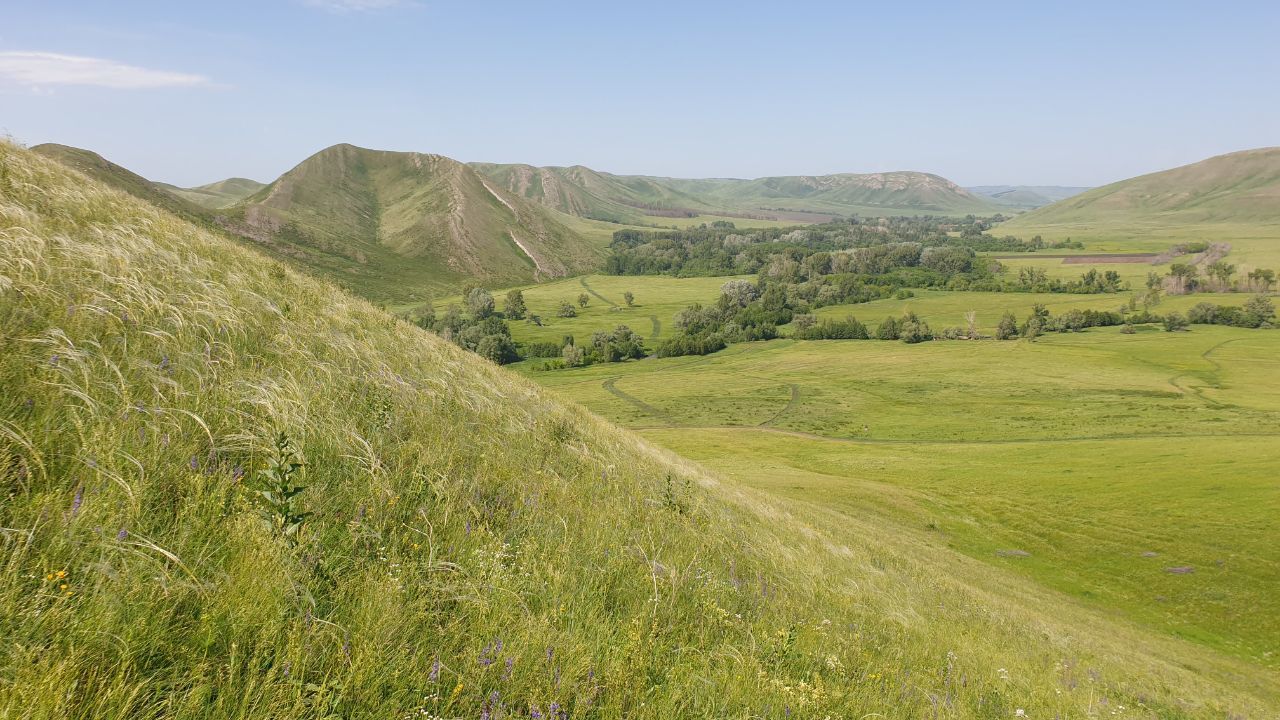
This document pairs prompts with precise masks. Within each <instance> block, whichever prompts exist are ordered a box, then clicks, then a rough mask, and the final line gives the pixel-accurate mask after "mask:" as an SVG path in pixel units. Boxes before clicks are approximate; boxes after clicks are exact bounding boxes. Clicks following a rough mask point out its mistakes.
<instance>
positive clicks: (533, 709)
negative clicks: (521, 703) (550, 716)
mask: <svg viewBox="0 0 1280 720" xmlns="http://www.w3.org/2000/svg"><path fill="white" fill-rule="evenodd" d="M529 717H530V718H531V720H542V711H541V710H539V709H538V706H537V705H530V706H529Z"/></svg>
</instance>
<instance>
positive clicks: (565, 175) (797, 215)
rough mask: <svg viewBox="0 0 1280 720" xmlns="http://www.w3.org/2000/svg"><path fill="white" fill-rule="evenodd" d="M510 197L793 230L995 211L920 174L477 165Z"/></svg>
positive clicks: (585, 210) (600, 213) (613, 215)
mask: <svg viewBox="0 0 1280 720" xmlns="http://www.w3.org/2000/svg"><path fill="white" fill-rule="evenodd" d="M473 167H475V168H476V169H477V170H478V171H480V172H481V173H482V174H484V175H485V176H486V177H488V178H490V179H491V180H493V181H494V182H496V183H500V184H501V185H502V186H503V187H505V188H506V189H507V190H509V191H511V192H513V193H516V194H519V195H521V196H522V197H524V198H526V199H529V200H533V201H535V202H539V203H542V204H544V205H546V206H547V207H551V208H554V209H556V210H558V211H560V212H564V213H569V214H572V215H578V216H581V217H588V218H593V219H598V220H609V221H613V222H632V223H637V222H646V220H645V218H646V217H647V218H649V219H648V220H647V222H652V218H653V217H663V216H667V217H670V216H673V215H674V216H680V215H693V214H709V215H728V216H735V215H737V216H745V217H755V218H765V219H782V220H788V219H790V220H795V221H797V222H805V221H814V220H819V219H826V218H830V217H832V216H848V215H873V216H875V215H905V214H912V215H923V214H933V215H967V214H969V213H974V214H994V213H995V212H997V211H998V210H999V207H998V206H997V205H996V204H994V203H993V202H991V201H989V200H988V199H985V198H982V197H978V196H976V195H974V194H972V193H970V192H968V191H967V190H965V189H964V188H961V187H959V186H957V185H956V184H955V183H952V182H950V181H949V180H946V179H944V178H941V177H938V176H937V175H930V174H928V173H917V172H891V173H872V174H863V175H857V174H841V175H823V176H795V177H768V178H760V179H756V180H734V179H703V180H685V179H678V178H665V177H648V176H640V175H610V174H608V173H602V172H597V171H594V170H591V169H589V168H584V167H581V166H575V167H570V168H557V167H548V168H537V167H533V166H529V165H494V164H484V163H477V164H474V165H473Z"/></svg>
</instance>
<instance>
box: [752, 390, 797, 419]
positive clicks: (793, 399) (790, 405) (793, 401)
mask: <svg viewBox="0 0 1280 720" xmlns="http://www.w3.org/2000/svg"><path fill="white" fill-rule="evenodd" d="M799 402H800V386H799V385H796V384H795V383H791V399H790V400H788V401H787V404H786V405H785V406H783V408H782V409H781V410H779V411H778V412H776V413H774V414H773V416H772V417H770V418H768V419H766V420H765V421H764V422H762V423H760V425H759V426H758V427H770V426H772V425H773V424H774V423H775V422H777V421H778V418H780V417H782V416H783V415H786V414H787V413H789V412H791V410H792V409H794V408H795V406H796V404H797V403H799Z"/></svg>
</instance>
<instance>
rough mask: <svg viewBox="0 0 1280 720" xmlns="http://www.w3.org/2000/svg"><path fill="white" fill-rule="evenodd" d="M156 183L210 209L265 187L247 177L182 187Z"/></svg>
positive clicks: (242, 197) (229, 204)
mask: <svg viewBox="0 0 1280 720" xmlns="http://www.w3.org/2000/svg"><path fill="white" fill-rule="evenodd" d="M156 185H158V186H159V187H162V188H164V189H165V190H168V191H169V192H171V193H173V194H174V195H177V196H178V197H180V198H183V199H185V200H189V201H191V202H193V203H195V204H197V205H199V206H201V207H205V208H209V209H211V210H216V209H220V208H224V207H229V206H231V205H234V204H236V203H237V202H239V201H241V200H243V199H245V198H247V197H249V196H250V195H252V194H254V193H256V192H258V191H259V190H261V189H262V188H263V187H265V184H264V183H260V182H258V181H257V180H250V179H248V178H227V179H226V180H219V181H218V182H212V183H209V184H208V185H199V186H196V187H191V188H182V187H178V186H176V185H169V184H168V183H156Z"/></svg>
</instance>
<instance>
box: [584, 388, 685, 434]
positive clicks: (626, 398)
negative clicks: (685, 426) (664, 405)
mask: <svg viewBox="0 0 1280 720" xmlns="http://www.w3.org/2000/svg"><path fill="white" fill-rule="evenodd" d="M618 379H619V378H616V377H611V378H609V379H608V380H605V381H604V382H603V383H601V384H600V387H602V388H604V390H605V392H607V393H609V394H610V395H612V396H614V397H616V398H618V399H619V400H622V401H623V402H626V403H628V404H630V405H631V406H633V407H635V408H638V409H639V410H641V411H642V412H644V413H645V414H646V415H651V416H653V417H655V418H657V419H658V420H661V421H662V422H664V423H666V425H665V426H664V427H676V426H677V424H678V423H676V419H675V418H674V417H672V416H670V415H668V414H667V413H666V412H664V411H662V410H659V409H658V408H656V407H654V406H652V405H650V404H649V403H647V402H645V401H643V400H641V399H640V398H638V397H636V396H634V395H631V394H628V393H626V392H624V391H622V390H619V389H618V387H617V385H616V384H615V383H617V382H618Z"/></svg>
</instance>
